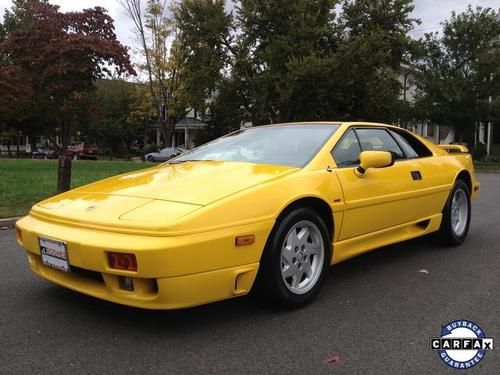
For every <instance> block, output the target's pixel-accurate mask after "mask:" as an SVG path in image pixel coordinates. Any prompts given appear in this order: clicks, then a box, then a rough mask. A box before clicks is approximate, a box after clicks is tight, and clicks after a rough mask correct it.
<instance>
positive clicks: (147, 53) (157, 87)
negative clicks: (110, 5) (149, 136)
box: [122, 0, 185, 145]
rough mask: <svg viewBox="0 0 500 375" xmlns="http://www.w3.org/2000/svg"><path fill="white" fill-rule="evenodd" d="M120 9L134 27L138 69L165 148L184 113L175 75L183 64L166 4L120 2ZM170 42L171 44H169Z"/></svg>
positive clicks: (160, 0) (162, 1) (149, 0)
mask: <svg viewBox="0 0 500 375" xmlns="http://www.w3.org/2000/svg"><path fill="white" fill-rule="evenodd" d="M122 5H123V7H124V8H125V10H126V11H127V14H128V16H129V17H130V19H131V20H132V21H133V23H134V25H135V31H136V34H137V37H138V40H139V41H140V50H141V53H142V55H143V57H144V60H145V61H144V64H143V65H142V66H141V68H143V69H144V70H145V71H146V72H147V75H148V83H149V89H150V94H151V97H152V99H153V103H154V108H155V111H156V119H157V122H158V125H159V129H160V133H161V136H162V139H163V142H164V144H165V145H168V144H169V143H170V141H171V139H172V136H173V134H174V130H175V125H176V123H177V119H178V118H179V117H180V116H183V114H184V112H185V102H184V101H183V100H182V95H180V91H179V88H180V81H179V74H180V71H181V70H182V68H183V66H182V62H183V60H184V57H183V51H182V49H180V48H179V44H178V43H177V42H176V40H175V39H176V35H175V32H176V30H175V27H173V22H172V18H171V16H170V12H169V9H168V6H167V5H168V3H167V1H166V0H147V1H145V4H144V2H143V1H142V0H123V1H122ZM172 38H173V40H174V41H173V42H171V41H172Z"/></svg>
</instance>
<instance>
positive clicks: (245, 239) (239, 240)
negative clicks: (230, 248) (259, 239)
mask: <svg viewBox="0 0 500 375" xmlns="http://www.w3.org/2000/svg"><path fill="white" fill-rule="evenodd" d="M253 243H255V236H254V235H253V234H250V235H248V236H239V237H236V241H235V244H236V246H247V245H252V244H253Z"/></svg>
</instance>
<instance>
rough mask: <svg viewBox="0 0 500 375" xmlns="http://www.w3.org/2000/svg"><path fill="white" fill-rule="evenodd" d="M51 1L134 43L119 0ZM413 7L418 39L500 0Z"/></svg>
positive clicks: (5, 1) (0, 0) (443, 0)
mask: <svg viewBox="0 0 500 375" xmlns="http://www.w3.org/2000/svg"><path fill="white" fill-rule="evenodd" d="M50 2H51V3H53V4H57V5H59V6H60V7H61V10H62V11H73V10H82V9H85V8H92V7H94V6H102V7H104V8H106V9H108V11H109V14H110V15H111V17H113V19H114V20H115V27H116V34H117V36H118V39H119V40H120V41H121V42H122V44H125V45H128V46H133V45H134V44H135V42H134V36H133V32H132V30H133V27H132V24H131V21H130V20H129V19H128V18H127V16H126V15H125V12H124V10H123V8H122V6H121V5H120V3H119V1H118V0H51V1H50ZM228 2H229V0H228ZM414 4H415V10H414V12H413V15H414V16H415V17H416V18H420V19H421V20H422V24H421V25H417V26H416V27H415V30H414V31H413V32H412V35H413V36H414V37H417V38H418V37H421V36H423V35H424V33H427V32H431V31H439V30H440V29H441V26H440V22H442V21H444V20H445V19H447V18H449V17H450V15H451V11H452V10H455V11H457V12H460V11H463V10H465V9H466V8H467V5H468V4H471V5H472V6H473V7H476V6H482V7H484V8H486V7H490V8H493V9H497V10H498V8H499V5H500V4H499V1H498V0H468V1H467V0H466V1H460V0H414ZM11 6H12V2H11V0H0V20H1V19H3V14H4V11H5V9H6V8H10V7H11Z"/></svg>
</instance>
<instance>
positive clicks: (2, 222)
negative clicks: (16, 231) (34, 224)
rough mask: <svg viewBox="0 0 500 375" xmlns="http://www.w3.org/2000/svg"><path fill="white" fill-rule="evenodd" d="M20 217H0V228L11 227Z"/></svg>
mask: <svg viewBox="0 0 500 375" xmlns="http://www.w3.org/2000/svg"><path fill="white" fill-rule="evenodd" d="M20 218H21V217H9V218H6V219H0V229H11V228H14V226H15V225H16V221H18V220H19V219H20Z"/></svg>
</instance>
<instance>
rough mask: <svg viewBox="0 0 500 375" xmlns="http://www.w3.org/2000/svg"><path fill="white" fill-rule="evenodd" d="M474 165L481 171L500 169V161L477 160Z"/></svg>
mask: <svg viewBox="0 0 500 375" xmlns="http://www.w3.org/2000/svg"><path fill="white" fill-rule="evenodd" d="M474 167H475V168H476V170H477V171H478V172H480V171H481V170H487V171H500V163H493V162H484V161H475V162H474Z"/></svg>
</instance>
